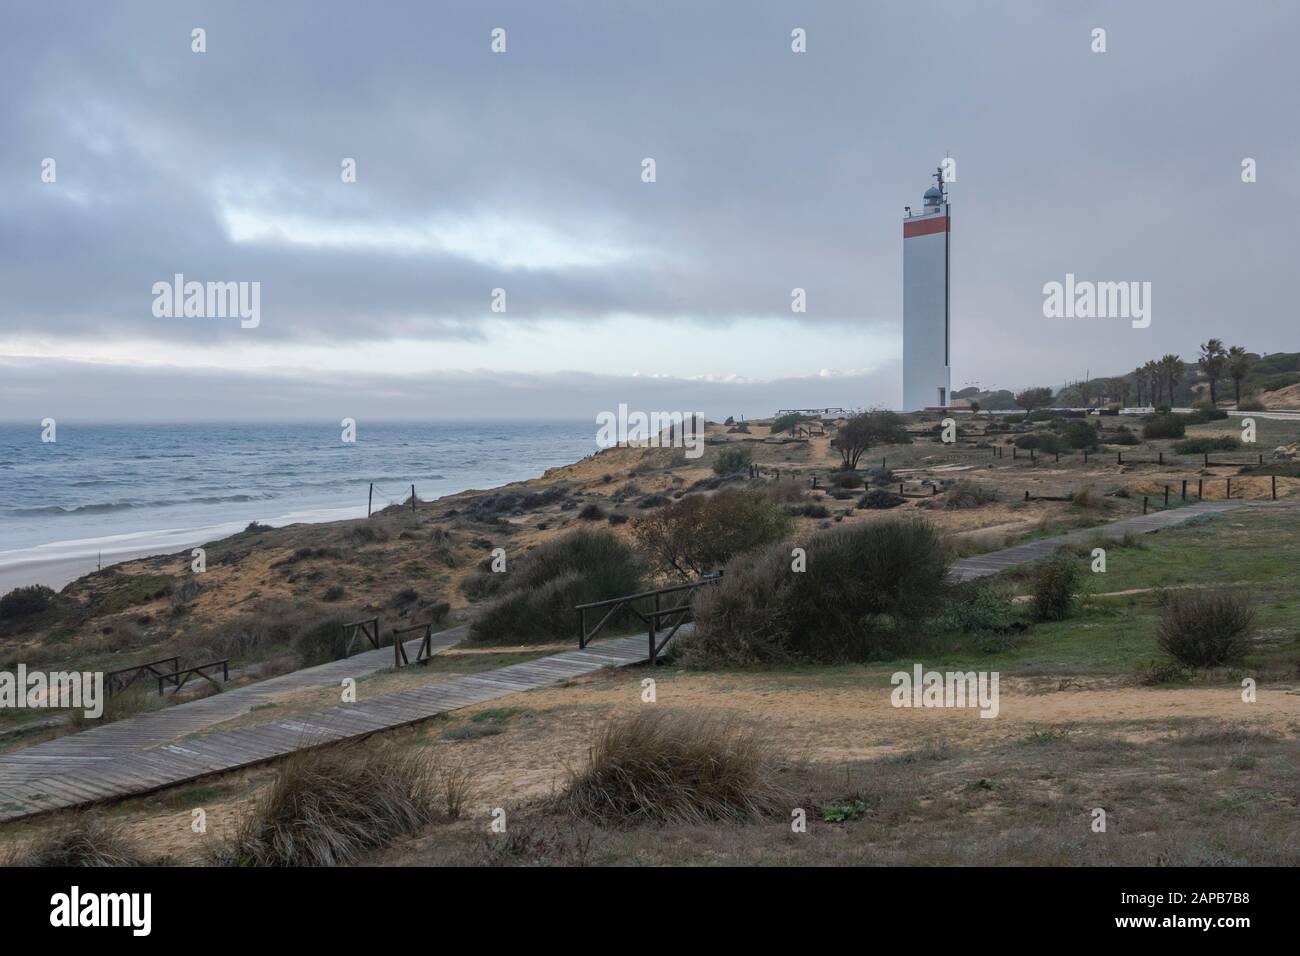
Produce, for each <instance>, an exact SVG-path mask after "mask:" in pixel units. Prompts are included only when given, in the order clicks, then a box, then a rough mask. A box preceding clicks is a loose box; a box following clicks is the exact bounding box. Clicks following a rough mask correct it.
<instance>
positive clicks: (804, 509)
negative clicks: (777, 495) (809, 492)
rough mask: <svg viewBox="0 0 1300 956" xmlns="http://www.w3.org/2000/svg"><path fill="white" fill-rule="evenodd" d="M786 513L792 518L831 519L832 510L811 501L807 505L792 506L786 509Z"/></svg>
mask: <svg viewBox="0 0 1300 956" xmlns="http://www.w3.org/2000/svg"><path fill="white" fill-rule="evenodd" d="M785 513H786V514H788V515H790V516H791V517H792V518H829V517H830V516H831V512H830V509H829V508H827V507H826V506H825V505H819V504H817V502H815V501H810V502H808V503H807V504H805V505H790V506H788V507H787V508H786V509H785Z"/></svg>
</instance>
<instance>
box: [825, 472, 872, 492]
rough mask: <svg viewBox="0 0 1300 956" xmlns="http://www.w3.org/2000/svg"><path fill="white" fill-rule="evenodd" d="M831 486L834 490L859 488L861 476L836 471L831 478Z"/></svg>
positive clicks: (861, 484)
mask: <svg viewBox="0 0 1300 956" xmlns="http://www.w3.org/2000/svg"><path fill="white" fill-rule="evenodd" d="M831 484H832V485H834V486H835V487H836V488H850V489H851V488H861V487H862V486H863V484H864V482H863V480H862V476H861V475H860V474H858V473H857V472H856V471H837V472H835V473H834V474H833V475H832V476H831Z"/></svg>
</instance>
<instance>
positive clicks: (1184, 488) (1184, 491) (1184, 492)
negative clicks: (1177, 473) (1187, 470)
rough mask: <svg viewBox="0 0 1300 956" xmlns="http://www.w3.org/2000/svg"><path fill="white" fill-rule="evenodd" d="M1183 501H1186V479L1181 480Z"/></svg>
mask: <svg viewBox="0 0 1300 956" xmlns="http://www.w3.org/2000/svg"><path fill="white" fill-rule="evenodd" d="M1183 500H1184V501H1186V500H1187V479H1186V478H1184V479H1183Z"/></svg>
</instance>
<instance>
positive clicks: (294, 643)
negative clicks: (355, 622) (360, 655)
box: [289, 614, 364, 667]
mask: <svg viewBox="0 0 1300 956" xmlns="http://www.w3.org/2000/svg"><path fill="white" fill-rule="evenodd" d="M346 623H348V617H347V616H346V615H339V616H335V615H332V614H331V615H328V616H326V617H324V618H322V619H320V620H317V621H315V622H313V623H311V624H309V625H307V626H306V627H304V628H303V629H302V630H300V631H299V632H298V633H297V634H295V635H293V637H292V638H291V639H290V641H289V646H290V647H291V648H292V649H293V652H294V653H295V654H297V655H298V659H299V660H300V661H302V666H303V667H314V666H316V665H317V664H328V663H329V662H330V661H336V660H338V659H339V658H341V657H343V656H344V654H346V653H347V642H346V641H345V640H344V636H343V626H344V625H345V624H346ZM363 642H364V641H363Z"/></svg>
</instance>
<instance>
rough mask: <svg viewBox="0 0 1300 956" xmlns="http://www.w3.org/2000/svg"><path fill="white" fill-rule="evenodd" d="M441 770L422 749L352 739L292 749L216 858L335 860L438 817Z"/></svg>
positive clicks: (231, 862)
mask: <svg viewBox="0 0 1300 956" xmlns="http://www.w3.org/2000/svg"><path fill="white" fill-rule="evenodd" d="M439 790H440V787H439V782H438V774H437V772H436V770H435V768H434V767H433V765H432V764H431V763H430V762H429V761H428V759H427V757H426V756H425V755H424V754H423V753H420V752H407V753H401V752H399V751H398V750H396V749H395V748H392V747H388V746H381V747H379V748H375V749H365V750H362V749H360V748H355V747H343V748H327V749H320V750H311V751H307V752H306V753H302V754H298V755H296V756H293V757H290V758H289V759H288V760H287V761H285V763H284V764H283V765H282V766H281V768H280V775H279V777H278V779H277V780H276V782H275V784H274V785H273V786H272V787H271V790H270V791H269V792H268V793H267V794H266V796H264V797H263V798H262V799H261V800H260V801H259V802H258V804H257V806H256V807H255V808H254V809H253V811H252V812H251V813H250V814H249V815H248V816H247V817H246V818H245V819H244V821H243V822H242V823H241V824H240V827H239V829H238V831H237V832H236V834H235V836H234V837H233V838H232V839H231V840H230V842H229V843H227V844H225V845H221V846H219V847H218V848H217V849H216V851H215V853H214V856H215V862H217V863H220V864H222V865H225V866H338V865H342V864H348V863H355V862H356V861H357V860H358V859H359V858H360V857H361V855H362V854H363V853H364V852H366V851H367V850H373V849H377V848H379V847H382V846H386V845H388V844H389V843H391V842H393V840H395V839H397V838H398V837H401V836H404V835H406V834H408V833H412V832H414V831H415V830H418V829H420V828H421V827H423V826H425V825H426V824H428V823H431V822H433V821H434V820H436V819H438V817H439V815H440V808H441V807H442V806H443V804H444V801H443V800H442V796H441V794H440V792H439Z"/></svg>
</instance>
